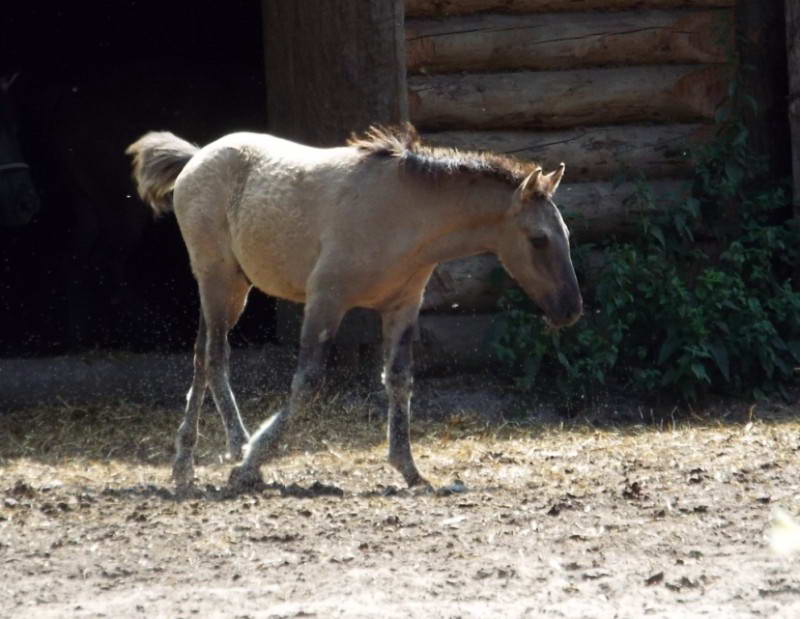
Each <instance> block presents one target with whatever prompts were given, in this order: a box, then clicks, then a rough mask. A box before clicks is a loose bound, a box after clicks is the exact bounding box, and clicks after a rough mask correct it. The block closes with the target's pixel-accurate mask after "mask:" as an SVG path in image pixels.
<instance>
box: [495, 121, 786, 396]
mask: <svg viewBox="0 0 800 619" xmlns="http://www.w3.org/2000/svg"><path fill="white" fill-rule="evenodd" d="M687 156H688V157H691V160H692V163H693V166H694V170H695V174H694V178H693V181H692V183H691V187H688V188H687V189H690V191H687V192H686V195H685V196H676V197H673V198H672V200H671V201H670V204H669V205H668V206H667V207H666V208H664V207H663V204H662V205H661V206H662V208H660V209H656V208H655V203H654V200H653V196H652V195H651V192H650V191H649V188H648V186H647V183H646V182H644V181H643V180H642V179H639V180H638V186H639V191H638V192H637V194H636V196H634V198H633V199H635V200H637V201H638V202H639V204H636V205H635V206H636V209H635V210H636V211H641V212H643V213H644V214H643V215H642V216H641V217H640V220H639V221H638V229H637V231H636V232H637V233H636V234H634V235H633V238H632V239H631V240H624V241H622V240H619V241H618V240H611V241H609V242H608V243H605V244H602V245H588V244H585V245H579V246H578V247H576V248H575V249H574V250H573V259H574V261H575V264H576V269H577V270H578V277H579V279H580V280H581V281H582V282H589V283H590V286H589V287H590V288H591V289H592V290H591V291H590V294H589V296H588V298H587V299H586V301H587V304H586V305H587V311H586V315H585V316H584V317H583V318H582V319H581V321H579V323H578V324H577V325H575V326H574V327H572V328H570V329H566V330H563V331H550V330H548V329H547V327H546V326H545V325H544V323H543V322H542V320H541V319H540V318H539V316H538V315H537V311H536V310H535V308H534V307H533V304H532V303H531V302H530V301H529V300H528V299H527V297H526V296H525V295H524V294H523V293H521V292H520V291H519V290H518V289H516V288H510V289H508V291H507V292H506V294H505V295H504V297H503V298H502V299H501V308H502V322H501V326H500V329H499V330H498V337H497V338H496V341H495V348H496V350H497V353H498V356H499V357H500V358H501V359H502V360H504V361H506V362H508V363H509V364H511V365H512V366H513V367H514V368H516V369H517V372H518V375H519V379H518V381H519V384H520V385H521V386H522V387H523V388H532V387H533V386H534V385H542V384H552V385H555V387H556V389H557V390H558V391H559V392H560V394H561V395H562V396H563V397H564V398H566V399H568V400H570V401H572V402H575V401H577V400H580V399H584V398H587V397H589V398H591V397H593V396H595V395H597V394H599V393H602V392H605V391H607V390H609V389H615V388H620V389H624V390H625V391H626V392H629V393H636V394H666V395H669V396H677V397H678V398H680V399H683V400H686V401H693V400H695V399H697V398H698V397H700V396H701V395H703V394H706V393H708V392H711V391H713V392H718V393H730V394H739V395H745V394H746V395H754V396H756V397H760V396H763V395H764V394H766V393H768V392H774V391H776V390H782V389H784V388H785V386H786V385H787V383H788V382H789V381H791V380H793V378H794V377H795V375H796V367H797V366H798V364H800V292H798V291H797V290H794V289H793V288H792V286H791V280H790V277H791V275H792V272H793V269H795V268H796V265H797V264H798V263H797V259H798V243H797V231H796V229H794V228H792V227H791V225H790V224H789V221H788V214H789V205H790V200H789V190H788V188H787V187H786V186H783V185H780V184H775V183H774V182H773V181H772V180H771V179H770V175H769V170H768V167H767V165H766V162H765V161H764V160H763V159H762V158H760V157H759V156H758V155H756V154H755V153H754V152H753V150H752V149H751V148H750V146H749V145H748V132H747V128H746V126H745V125H744V123H743V122H741V121H739V120H728V121H725V120H722V121H720V122H719V124H718V134H717V136H716V138H715V140H714V141H713V143H711V144H710V145H708V146H706V147H704V148H702V149H699V150H696V151H694V152H691V153H689V154H687ZM598 254H599V255H600V256H601V259H600V260H599V262H600V263H601V265H602V266H600V267H599V268H598V267H595V268H594V269H591V268H590V267H589V261H588V258H589V257H590V256H594V258H593V262H598V260H597V256H598ZM544 378H546V379H547V381H545V380H543V379H544Z"/></svg>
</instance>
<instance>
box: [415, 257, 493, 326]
mask: <svg viewBox="0 0 800 619" xmlns="http://www.w3.org/2000/svg"><path fill="white" fill-rule="evenodd" d="M499 268H501V267H500V263H499V262H498V260H497V258H496V257H495V256H493V255H491V254H480V255H478V256H469V257H468V258H459V259H458V260H451V261H449V262H443V263H441V264H440V265H439V266H437V267H436V270H435V271H434V272H433V276H432V277H431V279H430V281H429V282H428V287H427V288H426V289H425V298H424V299H423V302H422V310H423V311H436V312H463V311H475V312H488V311H493V310H495V309H497V298H498V297H499V295H500V292H501V288H500V287H499V286H494V285H493V284H492V279H493V277H492V274H493V273H494V271H495V270H497V269H499Z"/></svg>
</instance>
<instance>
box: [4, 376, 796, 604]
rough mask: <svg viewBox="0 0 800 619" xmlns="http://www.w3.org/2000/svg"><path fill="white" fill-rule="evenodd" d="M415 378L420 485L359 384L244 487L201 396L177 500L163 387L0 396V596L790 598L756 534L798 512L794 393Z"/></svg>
mask: <svg viewBox="0 0 800 619" xmlns="http://www.w3.org/2000/svg"><path fill="white" fill-rule="evenodd" d="M418 394H419V397H418V398H417V404H418V406H417V419H416V420H415V423H414V444H415V450H416V455H417V461H418V464H419V466H420V469H421V470H422V472H423V473H424V474H426V475H427V476H428V478H429V479H430V480H431V481H432V482H433V483H434V484H436V485H437V487H438V488H439V490H438V491H437V492H435V493H427V494H426V493H419V492H409V491H407V490H405V489H402V488H401V487H400V479H399V476H398V475H397V474H396V473H395V472H394V471H393V470H392V469H391V468H390V467H389V466H388V465H387V464H386V463H385V461H384V452H385V441H384V425H383V420H382V418H381V414H380V413H381V409H382V403H381V398H380V396H379V395H377V394H375V393H359V394H350V395H348V396H342V397H339V398H337V397H333V398H329V399H327V400H326V401H324V402H322V403H321V404H320V405H319V406H317V407H315V408H314V409H313V410H310V411H308V412H307V413H305V414H304V416H303V417H302V418H301V419H298V421H297V423H296V425H295V428H294V429H293V431H292V433H291V436H290V437H288V438H287V442H286V444H284V445H282V447H281V454H280V457H279V458H278V459H276V460H275V461H274V462H273V463H271V464H270V465H268V466H266V467H265V468H264V474H265V480H266V481H267V482H268V483H269V488H268V489H267V490H265V491H264V492H262V493H258V494H247V495H240V496H229V495H228V494H227V493H226V492H225V489H224V485H225V479H226V476H227V472H228V469H229V464H228V463H226V462H223V461H221V459H220V456H219V454H220V453H222V451H223V444H224V441H223V437H222V436H221V435H220V423H219V421H218V419H216V417H215V416H213V415H212V414H211V413H210V410H209V409H207V410H209V414H207V415H206V417H205V418H204V421H203V426H202V438H201V444H200V447H199V452H198V463H199V466H198V471H197V472H198V486H197V492H196V493H195V494H193V495H191V496H185V497H177V496H175V494H174V493H173V488H172V485H171V483H170V481H169V464H170V458H171V456H172V453H173V452H172V439H173V435H174V431H175V427H176V426H177V423H178V419H179V411H177V410H174V409H173V408H171V407H170V408H160V409H159V408H153V407H152V406H144V405H132V404H124V403H119V404H117V405H105V404H104V405H102V406H97V407H92V406H86V405H82V406H75V405H70V404H68V403H65V402H60V403H58V404H54V405H52V406H50V407H38V408H35V409H18V410H14V411H11V412H6V413H5V414H0V616H2V617H26V618H28V617H162V616H163V617H194V616H196V617H240V618H245V617H312V616H313V617H338V616H345V617H539V616H544V617H669V618H676V617H725V618H730V617H753V616H756V617H787V618H788V617H800V558H795V557H791V556H789V557H783V556H778V555H776V554H774V553H773V551H772V550H770V547H769V546H768V544H767V543H766V542H765V531H767V530H768V528H769V526H770V518H771V513H772V512H773V510H774V509H775V507H776V506H781V507H782V508H784V509H785V510H786V511H787V512H790V513H792V514H796V513H797V512H798V511H800V454H798V450H800V434H799V433H798V429H800V420H799V419H798V416H797V403H796V398H795V401H794V402H793V403H785V402H773V403H769V404H757V405H752V404H751V403H741V402H738V403H737V402H734V403H727V404H717V405H716V406H715V407H713V408H711V409H709V410H703V411H699V412H698V411H689V412H686V411H683V412H682V411H667V412H666V413H664V412H663V411H662V412H661V413H659V414H656V413H655V412H653V411H651V410H649V409H647V408H646V407H643V406H635V405H630V403H629V404H628V405H626V407H625V408H624V410H623V409H622V408H617V407H615V406H612V405H609V406H607V407H604V408H602V409H596V410H590V409H587V410H586V411H584V412H583V413H582V414H581V415H579V416H578V417H577V418H575V419H573V420H571V421H569V422H563V421H561V420H560V419H559V417H558V416H557V415H556V414H555V413H553V411H552V410H551V409H550V408H548V406H547V405H546V404H543V403H537V402H536V401H530V400H521V399H519V398H518V397H517V396H516V395H514V394H513V393H511V392H510V391H509V389H508V388H507V386H503V385H494V386H491V385H489V386H487V385H486V384H485V380H484V378H483V377H478V378H474V379H470V378H467V379H462V380H461V381H458V382H457V383H454V382H453V381H448V380H446V379H426V380H421V381H418ZM279 399H280V395H279V394H275V395H273V396H263V397H261V398H251V399H249V400H247V401H245V402H244V405H243V409H244V412H245V416H246V419H247V422H248V425H249V426H254V425H256V424H257V423H258V421H259V420H261V419H263V418H265V417H266V416H267V415H268V414H269V412H270V410H273V409H274V408H275V406H277V403H278V401H279ZM207 406H208V404H207ZM523 419H524V422H521V421H519V420H523Z"/></svg>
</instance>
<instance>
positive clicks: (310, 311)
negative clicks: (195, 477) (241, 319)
mask: <svg viewBox="0 0 800 619" xmlns="http://www.w3.org/2000/svg"><path fill="white" fill-rule="evenodd" d="M344 312H345V309H344V307H343V306H342V305H340V304H338V303H337V301H336V300H335V299H333V298H331V297H327V298H324V299H316V300H314V299H312V300H309V301H308V302H307V303H306V306H305V312H304V318H303V329H302V333H301V335H300V354H299V356H298V360H297V370H296V371H295V374H294V378H293V379H292V393H291V396H290V398H289V406H288V407H287V408H284V409H282V410H280V411H278V412H277V413H275V414H274V415H273V416H272V417H270V418H269V419H268V420H267V421H266V422H264V424H262V426H261V427H260V428H259V429H258V431H257V432H256V433H255V434H254V435H253V438H252V439H251V440H250V442H249V443H248V445H247V449H246V450H245V457H244V460H243V461H242V463H241V464H239V465H238V466H236V467H234V468H233V470H232V471H231V475H230V480H229V484H230V485H231V486H232V487H235V488H247V487H251V486H255V485H257V484H258V483H259V482H261V472H260V468H261V465H262V464H264V462H266V461H267V459H268V458H269V457H270V456H272V455H274V451H275V444H276V443H277V441H278V439H279V438H280V437H281V435H282V434H283V433H284V432H285V430H286V426H287V425H288V422H289V420H290V418H291V417H292V415H293V414H294V413H295V412H296V411H297V410H298V408H299V407H301V406H303V405H304V404H305V403H306V402H307V401H308V399H309V398H310V396H311V395H313V394H314V393H315V392H316V390H317V389H318V387H319V383H320V381H321V378H322V376H323V374H324V371H325V362H326V360H327V358H328V353H329V351H330V347H331V344H332V342H333V338H334V336H335V335H336V330H337V329H338V328H339V323H340V322H341V320H342V316H343V315H344Z"/></svg>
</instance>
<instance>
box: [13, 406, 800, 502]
mask: <svg viewBox="0 0 800 619" xmlns="http://www.w3.org/2000/svg"><path fill="white" fill-rule="evenodd" d="M281 401H282V399H281V398H280V397H278V396H272V395H268V396H265V397H263V398H259V399H258V400H252V401H250V402H247V403H246V404H245V405H244V406H243V416H244V417H245V421H246V424H247V425H248V427H251V428H254V427H257V425H258V424H259V423H260V422H261V421H262V420H263V419H266V418H267V417H268V416H269V415H270V414H271V413H272V412H274V411H275V410H276V409H277V407H278V406H279V405H280V403H281ZM206 406H207V408H206V409H205V410H206V414H205V415H204V416H203V418H202V420H201V425H200V441H199V445H198V450H197V461H198V464H199V465H200V466H201V467H204V468H205V470H206V473H207V474H208V476H209V477H210V479H212V480H215V481H219V482H220V483H221V482H222V480H223V479H224V476H225V471H226V470H227V468H228V463H227V462H225V461H224V460H223V458H222V454H223V453H224V451H225V438H224V433H223V431H222V427H221V423H220V421H219V419H218V417H217V416H216V414H215V413H213V412H212V410H211V406H210V404H207V405H206ZM478 409H479V406H476V407H474V408H471V407H469V406H466V407H465V406H461V407H459V408H457V409H454V410H452V411H451V412H449V413H447V414H444V415H440V417H441V418H439V419H436V420H432V419H416V420H415V421H414V424H413V430H412V433H413V442H414V449H415V453H416V454H417V457H418V460H419V461H420V467H421V469H422V470H426V471H430V473H431V474H432V476H433V478H434V480H436V479H438V481H440V482H443V483H446V482H447V481H449V478H451V477H453V476H460V477H470V476H471V477H472V478H473V482H474V483H477V484H479V485H486V484H491V483H498V484H503V483H506V482H510V483H512V484H513V479H514V478H515V477H520V476H524V477H525V478H526V479H527V480H528V481H527V484H528V485H529V486H530V485H538V484H541V485H553V484H556V485H564V487H567V486H568V487H569V488H571V492H573V493H574V492H575V491H576V490H579V489H586V490H588V489H590V488H591V487H592V486H593V485H594V484H598V483H602V481H603V477H604V475H605V474H606V472H607V471H609V470H615V471H622V472H623V477H624V476H625V475H624V472H625V471H627V470H630V471H634V470H636V471H640V472H641V471H647V470H648V469H653V470H657V469H659V468H663V467H664V465H665V464H666V463H669V466H670V467H672V468H674V469H675V470H678V471H690V470H692V469H698V468H701V469H706V468H708V466H709V461H710V459H713V461H714V462H715V465H716V466H720V465H723V464H724V468H726V469H727V470H731V471H732V470H738V469H744V468H752V467H753V466H760V465H765V463H769V462H773V463H780V462H783V463H785V462H788V461H789V460H792V459H794V458H796V452H797V450H798V449H799V448H800V442H799V441H798V437H800V419H798V417H797V415H796V407H795V406H792V405H787V404H784V403H781V402H771V403H766V404H762V405H752V404H745V403H735V402H734V403H726V404H718V405H717V406H715V407H711V408H708V409H706V410H703V411H688V412H685V411H684V412H678V411H672V412H671V413H669V414H667V415H662V416H661V417H660V418H654V417H653V416H652V413H648V414H645V413H643V412H641V411H640V414H639V417H640V418H641V421H640V422H637V423H631V422H625V423H614V422H610V421H608V418H609V417H611V418H612V419H613V418H614V415H608V414H607V413H608V411H605V416H604V413H603V412H602V411H593V412H589V413H587V414H586V415H584V416H582V417H581V418H579V419H575V420H572V421H569V422H566V421H558V420H557V419H556V420H555V421H554V420H552V419H550V420H549V421H547V420H545V421H543V420H542V419H541V418H537V417H536V416H535V415H532V416H531V417H530V419H529V420H528V421H526V422H525V423H519V422H508V421H503V420H500V421H497V420H492V421H489V420H487V419H486V418H485V417H484V416H483V415H482V414H481V412H480V410H478ZM379 411H380V409H379V408H378V407H376V406H375V404H374V403H365V402H364V401H355V402H354V401H352V400H349V401H348V400H347V399H346V398H337V397H333V398H329V399H327V400H326V401H325V402H323V403H321V404H318V405H316V406H312V407H309V409H308V410H306V411H304V412H303V413H301V414H300V415H299V416H298V418H297V419H296V420H295V421H294V424H293V427H292V429H291V431H290V432H289V433H288V434H287V436H286V442H285V443H284V444H282V445H281V446H280V451H281V454H280V455H281V458H280V459H279V460H277V461H276V464H275V468H277V469H279V470H280V471H281V473H282V474H283V475H285V476H286V477H289V478H290V477H291V476H292V475H300V476H301V477H313V471H314V470H315V469H331V470H338V471H341V472H342V474H343V475H344V476H348V475H356V476H358V475H359V474H361V473H360V471H363V469H364V468H365V467H366V468H372V467H379V468H386V473H385V475H384V476H385V477H386V481H387V483H389V482H395V483H396V482H397V480H396V479H395V476H394V474H393V473H392V472H391V471H390V470H389V469H388V467H386V466H385V458H384V454H385V436H384V434H385V422H384V421H383V420H382V419H381V415H380V412H379ZM631 417H634V418H635V415H630V414H629V415H627V418H628V419H630V418H631ZM179 422H180V411H175V410H166V409H153V408H151V407H145V406H141V405H134V404H126V403H120V404H118V405H113V406H98V407H91V406H73V405H70V404H69V403H66V402H61V403H59V404H57V405H54V406H52V407H46V408H36V409H28V410H24V411H17V412H14V413H12V414H7V415H5V416H4V417H3V418H1V419H0V466H2V467H3V468H5V469H6V473H5V475H9V474H11V475H13V474H14V471H15V470H17V471H22V470H26V469H27V470H28V472H30V471H31V470H32V468H39V467H44V468H42V470H45V469H46V468H47V467H52V466H57V467H59V468H60V470H61V471H62V475H63V474H64V472H66V471H72V472H73V473H74V474H75V476H76V479H79V478H81V477H86V478H95V479H107V480H108V481H109V483H113V480H114V479H117V478H119V479H120V480H121V481H122V478H125V480H124V482H123V483H154V482H156V483H162V482H163V483H167V480H168V471H169V466H170V463H171V460H172V457H173V454H174V448H173V439H174V435H175V430H176V428H177V425H178V423H179ZM743 445H748V446H751V447H752V449H741V447H742V446H743ZM737 447H738V448H737ZM509 454H510V455H509ZM754 454H758V456H754ZM767 466H770V465H768V464H767ZM492 480H494V481H492Z"/></svg>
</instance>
